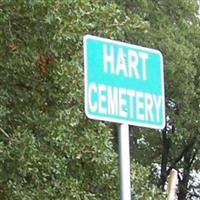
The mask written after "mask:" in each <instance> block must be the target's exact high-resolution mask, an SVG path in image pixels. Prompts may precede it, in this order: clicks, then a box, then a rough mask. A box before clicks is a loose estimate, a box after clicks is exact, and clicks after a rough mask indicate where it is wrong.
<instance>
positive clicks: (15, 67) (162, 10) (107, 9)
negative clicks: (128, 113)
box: [0, 0, 200, 200]
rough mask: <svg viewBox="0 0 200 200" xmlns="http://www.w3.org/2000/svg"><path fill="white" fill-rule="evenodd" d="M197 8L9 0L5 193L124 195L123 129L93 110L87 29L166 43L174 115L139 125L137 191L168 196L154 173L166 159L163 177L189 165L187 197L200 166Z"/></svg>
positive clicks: (2, 138) (2, 50) (2, 20)
mask: <svg viewBox="0 0 200 200" xmlns="http://www.w3.org/2000/svg"><path fill="white" fill-rule="evenodd" d="M196 11H197V6H196V4H195V2H193V1H188V0H183V1H181V2H180V1H178V0H173V1H170V3H169V2H166V1H164V0H159V1H156V2H155V1H153V0H152V1H151V0H148V1H147V0H143V1H138V0H135V1H129V0H126V1H117V0H116V1H114V0H113V1H101V0H94V1H89V0H88V1H87V0H73V1H71V0H54V1H53V0H33V1H8V0H2V1H1V2H0V30H1V31H0V199H5V200H6V199H9V200H14V199H25V200H29V199H36V200H37V199H48V200H49V199H59V200H61V199H70V200H71V199H75V200H79V199H80V200H83V199H84V200H86V199H90V200H100V199H109V200H110V199H113V200H114V199H119V176H118V174H119V172H118V159H117V154H116V149H117V148H116V147H117V143H116V141H117V140H116V138H115V137H116V135H115V134H114V129H113V127H112V126H111V125H110V124H109V123H103V122H95V121H92V120H88V119H86V117H85V114H84V111H83V110H84V109H83V45H82V39H83V36H84V35H85V34H94V35H97V36H102V37H107V38H111V39H118V40H121V41H126V42H129V43H134V44H138V45H143V46H148V47H153V48H156V49H160V50H161V51H162V52H163V55H164V60H165V66H166V67H165V71H166V81H167V84H166V94H167V95H166V99H167V106H168V107H167V116H168V117H167V122H168V123H167V124H168V125H167V127H166V129H165V130H163V131H162V132H158V134H155V131H152V130H149V129H141V128H134V130H133V128H132V130H133V135H132V139H133V140H132V141H133V143H134V147H133V148H134V149H133V152H134V153H135V154H134V155H133V157H134V158H135V161H133V163H132V166H133V169H134V170H133V171H132V177H134V188H135V192H134V193H133V195H134V197H135V198H137V199H159V200H161V199H162V198H164V197H163V195H161V194H160V190H159V189H158V188H157V186H156V183H158V180H157V179H156V176H153V175H152V173H151V171H152V169H153V167H152V165H151V164H152V163H160V162H161V161H162V162H161V166H162V171H161V172H162V173H161V184H162V185H164V183H165V181H166V176H167V174H168V172H169V170H168V169H169V168H170V167H175V168H177V169H183V177H185V179H184V178H183V179H180V184H179V185H180V192H179V193H180V195H179V196H181V195H183V196H182V197H179V199H180V198H184V196H185V195H186V193H187V190H186V187H187V186H188V174H189V172H190V171H191V170H192V169H193V168H194V169H197V168H198V167H199V152H198V148H197V147H198V143H199V136H198V134H199V117H200V116H199V113H200V112H198V111H199V99H200V98H199V94H200V90H199V88H200V87H199V75H200V71H199V67H198V65H199V63H198V58H199V53H200V52H199V41H200V40H199V35H200V34H199V19H198V18H197V17H196V15H195V13H196ZM172 133H173V134H172ZM166 142H167V143H166ZM166 144H167V145H166ZM149 152H150V153H149ZM141 154H142V157H141V156H140V155H141ZM149 155H151V156H149ZM142 158H144V159H142Z"/></svg>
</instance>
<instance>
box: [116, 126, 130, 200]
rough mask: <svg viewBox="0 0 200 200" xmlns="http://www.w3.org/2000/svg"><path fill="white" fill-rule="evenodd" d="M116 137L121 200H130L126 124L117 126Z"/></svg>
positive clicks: (127, 127) (128, 149) (127, 129)
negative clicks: (117, 139)
mask: <svg viewBox="0 0 200 200" xmlns="http://www.w3.org/2000/svg"><path fill="white" fill-rule="evenodd" d="M118 135H119V155H120V190H121V200H131V181H130V148H129V126H128V124H120V125H119V129H118Z"/></svg>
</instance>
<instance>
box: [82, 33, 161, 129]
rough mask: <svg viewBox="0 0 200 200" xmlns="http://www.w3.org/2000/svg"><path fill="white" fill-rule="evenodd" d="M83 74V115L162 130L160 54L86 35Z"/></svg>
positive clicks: (153, 50) (151, 50)
mask: <svg viewBox="0 0 200 200" xmlns="http://www.w3.org/2000/svg"><path fill="white" fill-rule="evenodd" d="M84 71H85V72H84V73H85V77H84V78H85V79H84V81H85V112H86V115H87V116H88V117H89V118H91V119H97V120H105V121H110V122H116V123H127V124H130V125H135V126H141V127H149V128H156V129H162V128H164V126H165V94H164V76H163V57H162V54H161V53H160V51H158V50H155V49H150V48H145V47H141V46H136V45H132V44H127V43H123V42H119V41H113V40H110V39H105V38H100V37H96V36H91V35H86V36H84Z"/></svg>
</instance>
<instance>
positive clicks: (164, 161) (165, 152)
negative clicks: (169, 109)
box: [160, 130, 170, 190]
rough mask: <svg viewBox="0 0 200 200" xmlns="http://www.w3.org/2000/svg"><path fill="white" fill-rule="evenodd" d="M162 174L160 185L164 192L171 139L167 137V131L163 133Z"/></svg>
mask: <svg viewBox="0 0 200 200" xmlns="http://www.w3.org/2000/svg"><path fill="white" fill-rule="evenodd" d="M161 145H162V146H161V154H162V155H161V156H162V157H161V174H160V185H161V188H162V189H163V190H164V186H165V182H166V180H167V176H168V171H167V163H168V156H169V149H170V139H169V138H168V137H167V134H166V131H165V130H163V131H162V138H161Z"/></svg>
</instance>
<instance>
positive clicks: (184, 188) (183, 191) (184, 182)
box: [178, 152, 191, 200]
mask: <svg viewBox="0 0 200 200" xmlns="http://www.w3.org/2000/svg"><path fill="white" fill-rule="evenodd" d="M190 160H191V153H190V152H188V153H187V154H185V155H184V169H183V177H182V179H180V180H179V186H178V187H179V192H178V200H185V199H186V196H187V193H188V182H189V176H190V167H191V162H190Z"/></svg>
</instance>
